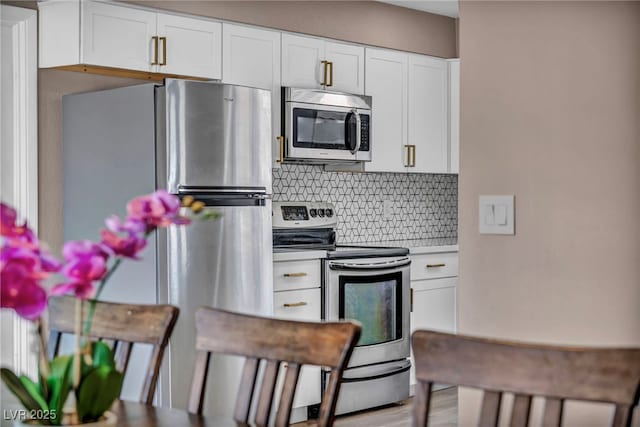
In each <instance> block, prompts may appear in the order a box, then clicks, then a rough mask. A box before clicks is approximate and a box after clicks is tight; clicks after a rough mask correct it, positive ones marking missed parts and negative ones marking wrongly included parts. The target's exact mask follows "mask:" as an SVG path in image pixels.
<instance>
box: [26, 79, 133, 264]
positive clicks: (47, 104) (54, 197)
mask: <svg viewBox="0 0 640 427" xmlns="http://www.w3.org/2000/svg"><path fill="white" fill-rule="evenodd" d="M141 83H143V82H142V81H141V80H129V79H121V78H116V77H104V76H97V75H93V74H85V73H74V72H71V71H58V70H46V69H42V70H40V71H39V72H38V169H39V170H38V185H39V187H40V188H39V192H38V206H39V210H40V215H39V224H38V230H39V234H40V239H41V240H43V241H45V242H47V243H48V244H49V245H50V246H51V248H52V250H54V252H59V251H60V249H61V247H62V242H63V240H62V179H63V177H62V129H61V124H62V111H61V102H62V95H65V94H67V93H77V92H88V91H93V90H101V89H110V88H114V87H120V86H129V85H134V84H141ZM87 137H90V136H89V135H88V136H87ZM105 179H108V177H105ZM87 203H91V201H90V200H88V201H87ZM99 232H100V230H96V235H95V236H87V238H88V239H96V238H98V237H99Z"/></svg>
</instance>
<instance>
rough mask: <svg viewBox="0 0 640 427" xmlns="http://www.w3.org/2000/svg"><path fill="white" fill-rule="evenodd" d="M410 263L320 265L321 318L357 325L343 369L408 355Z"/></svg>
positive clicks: (397, 260) (400, 260) (401, 259)
mask: <svg viewBox="0 0 640 427" xmlns="http://www.w3.org/2000/svg"><path fill="white" fill-rule="evenodd" d="M410 264H411V260H409V258H407V257H393V258H367V259H350V260H327V261H326V262H325V290H324V292H325V295H324V296H325V301H324V314H325V319H326V320H330V321H335V320H342V319H353V320H357V321H358V322H360V323H361V324H362V334H361V336H360V340H359V341H358V343H357V344H356V347H355V349H354V351H353V354H352V356H351V360H350V362H349V365H348V366H349V367H355V366H363V365H369V364H373V363H381V362H388V361H392V360H399V359H404V358H407V357H409V315H410V304H411V303H410V283H409V265H410Z"/></svg>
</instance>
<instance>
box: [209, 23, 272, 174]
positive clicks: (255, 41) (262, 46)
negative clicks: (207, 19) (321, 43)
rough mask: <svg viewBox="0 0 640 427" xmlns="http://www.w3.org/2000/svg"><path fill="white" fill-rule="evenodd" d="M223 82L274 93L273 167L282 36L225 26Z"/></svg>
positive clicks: (269, 32) (253, 28)
mask: <svg viewBox="0 0 640 427" xmlns="http://www.w3.org/2000/svg"><path fill="white" fill-rule="evenodd" d="M222 81H223V82H224V83H230V84H238V85H244V86H252V87H257V88H261V89H267V90H270V91H271V114H272V136H273V150H272V155H273V162H274V164H273V166H274V167H277V166H278V165H279V163H277V160H278V158H279V143H278V137H279V136H280V127H281V124H280V117H281V111H280V104H281V94H280V86H281V85H280V33H279V32H278V31H270V30H264V29H261V28H255V27H248V26H243V25H235V24H227V23H224V24H223V25H222Z"/></svg>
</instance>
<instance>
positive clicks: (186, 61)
mask: <svg viewBox="0 0 640 427" xmlns="http://www.w3.org/2000/svg"><path fill="white" fill-rule="evenodd" d="M157 34H158V37H159V38H158V61H157V62H158V63H159V65H158V71H159V72H161V73H167V74H178V75H183V76H194V77H207V78H210V79H220V78H222V24H220V23H219V22H212V21H205V20H202V19H196V18H188V17H184V16H176V15H168V14H164V13H159V14H158V30H157ZM154 47H155V46H154ZM154 53H155V52H154Z"/></svg>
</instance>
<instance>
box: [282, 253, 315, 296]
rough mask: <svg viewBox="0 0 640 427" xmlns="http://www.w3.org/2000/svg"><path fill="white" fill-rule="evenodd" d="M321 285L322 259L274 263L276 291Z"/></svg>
mask: <svg viewBox="0 0 640 427" xmlns="http://www.w3.org/2000/svg"><path fill="white" fill-rule="evenodd" d="M319 287H320V260H319V259H311V260H304V261H286V262H276V263H274V265H273V288H274V290H275V291H288V290H294V289H308V288H319Z"/></svg>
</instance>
